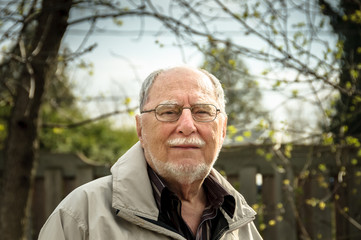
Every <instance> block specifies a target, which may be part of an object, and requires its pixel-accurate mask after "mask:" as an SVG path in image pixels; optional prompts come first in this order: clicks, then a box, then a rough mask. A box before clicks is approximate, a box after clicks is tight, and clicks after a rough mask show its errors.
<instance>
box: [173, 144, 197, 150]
mask: <svg viewBox="0 0 361 240" xmlns="http://www.w3.org/2000/svg"><path fill="white" fill-rule="evenodd" d="M171 148H178V149H200V147H199V146H195V145H176V146H171Z"/></svg>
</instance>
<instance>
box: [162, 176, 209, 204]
mask: <svg viewBox="0 0 361 240" xmlns="http://www.w3.org/2000/svg"><path fill="white" fill-rule="evenodd" d="M165 181H166V183H167V186H168V187H169V189H170V190H171V191H172V192H174V193H175V194H176V195H177V196H178V198H179V199H180V200H181V201H182V202H183V201H186V202H194V201H197V200H198V201H199V200H202V199H203V198H205V194H204V190H203V188H202V184H203V181H204V179H201V180H196V181H194V182H192V183H179V182H177V181H168V180H165Z"/></svg>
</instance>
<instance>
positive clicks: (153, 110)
mask: <svg viewBox="0 0 361 240" xmlns="http://www.w3.org/2000/svg"><path fill="white" fill-rule="evenodd" d="M164 105H175V106H178V107H179V109H181V110H182V111H181V114H179V116H178V118H177V119H175V120H173V121H162V120H159V119H158V117H157V111H156V110H157V108H158V107H159V106H164ZM199 105H211V106H213V107H214V108H215V109H216V114H215V116H214V118H213V119H212V120H209V121H199V120H197V119H195V118H194V115H193V113H192V109H193V107H194V106H199ZM184 109H189V110H190V111H191V115H192V118H193V120H194V121H196V122H213V121H214V120H216V118H217V116H218V112H221V109H219V108H217V106H216V105H214V104H212V103H198V104H194V105H192V106H190V107H182V106H180V105H178V104H174V103H163V104H158V105H157V106H156V107H155V108H153V109H149V110H143V111H141V112H140V113H141V114H143V113H150V112H154V115H155V118H156V119H157V120H158V121H159V122H176V121H178V120H179V118H180V117H181V116H182V114H183V110H184Z"/></svg>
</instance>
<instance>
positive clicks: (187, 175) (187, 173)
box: [162, 163, 211, 185]
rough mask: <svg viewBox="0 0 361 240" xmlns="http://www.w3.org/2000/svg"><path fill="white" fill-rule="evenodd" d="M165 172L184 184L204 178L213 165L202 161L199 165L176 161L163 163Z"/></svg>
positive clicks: (169, 176)
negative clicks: (176, 162) (177, 162)
mask: <svg viewBox="0 0 361 240" xmlns="http://www.w3.org/2000/svg"><path fill="white" fill-rule="evenodd" d="M162 170H163V171H164V172H163V174H165V175H167V177H168V178H172V179H173V180H175V181H177V182H178V183H180V184H183V185H189V184H191V183H193V182H195V181H198V180H203V179H204V178H206V177H207V176H208V174H209V172H210V171H211V166H209V165H207V164H205V163H201V164H198V165H184V164H174V163H164V164H163V169H162Z"/></svg>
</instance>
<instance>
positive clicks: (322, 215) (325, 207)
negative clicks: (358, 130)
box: [216, 145, 361, 240]
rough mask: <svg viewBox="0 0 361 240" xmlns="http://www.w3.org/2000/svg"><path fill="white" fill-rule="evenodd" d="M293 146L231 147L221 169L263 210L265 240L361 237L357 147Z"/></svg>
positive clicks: (221, 160)
mask: <svg viewBox="0 0 361 240" xmlns="http://www.w3.org/2000/svg"><path fill="white" fill-rule="evenodd" d="M292 148H293V149H292V151H289V149H288V150H287V147H285V146H282V147H280V148H279V149H277V150H275V149H274V146H271V145H270V146H267V145H262V146H252V145H249V146H235V147H225V148H224V149H223V150H222V152H221V154H220V156H219V161H217V163H216V168H217V169H219V170H224V172H225V173H226V174H227V176H228V178H229V181H230V182H233V184H234V185H236V186H238V187H239V190H240V192H241V193H242V194H243V195H244V196H245V198H246V200H247V202H248V203H249V204H250V205H252V206H253V207H254V209H255V210H257V212H259V215H258V218H257V219H256V224H257V226H258V228H259V229H260V231H261V233H262V235H263V237H264V239H271V240H273V239H277V240H283V239H284V240H286V239H287V240H296V239H300V240H301V239H326V240H331V239H337V240H341V239H349V240H356V239H361V164H360V162H361V161H360V158H357V149H353V148H344V149H331V148H330V147H325V146H293V147H292ZM257 179H258V181H257ZM260 182H261V183H260Z"/></svg>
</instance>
